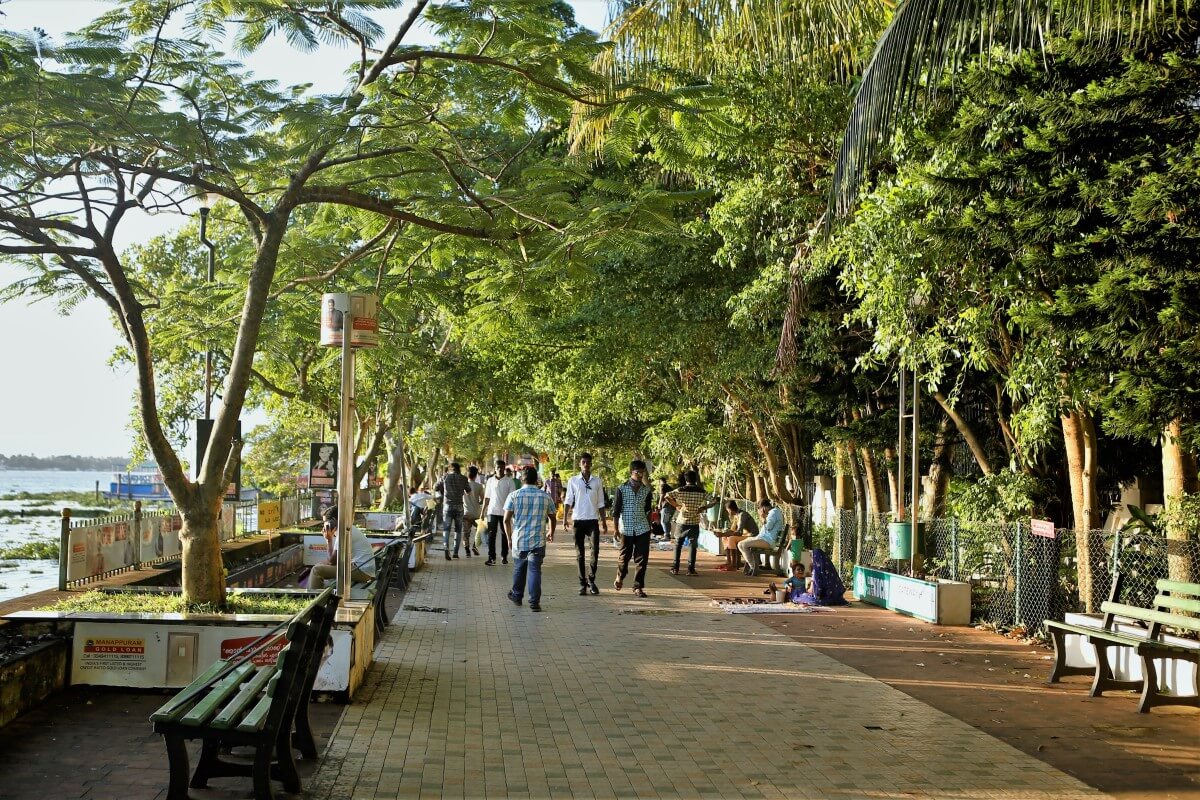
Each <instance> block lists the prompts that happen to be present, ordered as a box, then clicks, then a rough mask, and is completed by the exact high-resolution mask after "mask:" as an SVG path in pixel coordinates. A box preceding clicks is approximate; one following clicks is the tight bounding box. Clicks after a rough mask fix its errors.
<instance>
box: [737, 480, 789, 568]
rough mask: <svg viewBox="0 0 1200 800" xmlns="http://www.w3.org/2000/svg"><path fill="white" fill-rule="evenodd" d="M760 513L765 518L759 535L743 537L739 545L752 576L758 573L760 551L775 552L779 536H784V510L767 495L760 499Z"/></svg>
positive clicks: (743, 559) (739, 550)
mask: <svg viewBox="0 0 1200 800" xmlns="http://www.w3.org/2000/svg"><path fill="white" fill-rule="evenodd" d="M758 515H759V516H760V517H764V518H765V519H764V521H763V526H762V528H761V529H760V530H759V532H758V536H751V537H750V538H749V539H743V540H742V541H740V542H738V546H737V548H738V552H739V553H741V554H742V561H744V562H745V564H746V571H747V572H748V573H749V574H750V575H752V576H753V575H757V574H758V553H761V552H764V551H765V552H766V553H767V554H768V555H769V554H771V553H774V552H775V548H777V547H778V546H779V537H781V536H783V512H782V511H780V510H779V509H778V508H775V507H774V506H773V505H772V504H771V501H770V500H768V499H767V498H765V497H764V498H763V499H762V500H759V501H758ZM755 551H758V552H755Z"/></svg>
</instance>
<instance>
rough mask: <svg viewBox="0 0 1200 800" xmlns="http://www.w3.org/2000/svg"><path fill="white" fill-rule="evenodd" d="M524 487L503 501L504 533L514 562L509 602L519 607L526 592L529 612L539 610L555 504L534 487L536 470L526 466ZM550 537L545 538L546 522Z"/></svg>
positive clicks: (552, 529)
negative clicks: (547, 522)
mask: <svg viewBox="0 0 1200 800" xmlns="http://www.w3.org/2000/svg"><path fill="white" fill-rule="evenodd" d="M523 480H524V482H525V485H524V486H522V487H521V488H520V489H517V490H516V491H515V492H513V493H512V494H510V495H509V496H508V498H507V499H506V500H505V501H504V534H505V537H506V538H507V539H508V540H509V541H510V543H511V544H510V549H511V550H512V552H513V555H514V556H516V558H515V560H514V562H513V585H512V591H510V592H509V593H508V599H509V600H511V601H513V603H515V604H516V605H521V598H522V596H523V595H524V594H525V591H526V589H527V588H528V591H529V610H530V611H541V610H542V605H541V600H542V561H543V560H544V559H545V558H546V543H547V542H553V541H554V522H555V520H554V511H555V508H554V501H553V500H552V499H551V498H550V495H548V494H546V493H545V492H543V491H542V490H541V489H539V488H538V486H537V481H538V474H537V467H526V468H525V470H524V476H523ZM547 520H549V522H550V535H549V536H547V535H546V521H547Z"/></svg>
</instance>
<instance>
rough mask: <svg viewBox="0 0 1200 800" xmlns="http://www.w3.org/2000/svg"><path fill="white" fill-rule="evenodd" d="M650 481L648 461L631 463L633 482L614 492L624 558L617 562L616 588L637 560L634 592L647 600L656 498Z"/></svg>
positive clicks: (615, 512) (630, 479)
mask: <svg viewBox="0 0 1200 800" xmlns="http://www.w3.org/2000/svg"><path fill="white" fill-rule="evenodd" d="M645 480H646V462H644V461H633V462H631V463H630V464H629V480H627V481H625V482H624V483H622V484H621V485H620V486H618V487H617V490H616V492H614V493H613V527H615V528H616V529H617V535H618V536H619V537H620V538H621V555H620V557H619V559H618V561H617V579H616V580H615V581H613V588H614V589H616V590H618V591H620V589H621V586H622V585H624V583H625V575H626V574H627V573H628V572H629V559H630V558H632V559H633V565H634V568H635V570H636V571H635V572H634V573H633V593H634V595H635V596H637V597H645V596H646V592H645V590H644V589H643V588H642V587H644V586H645V585H646V564H647V563H648V562H649V561H650V498H651V495H653V491H651V489H650V486H649V485H648V484H647V483H646V482H645Z"/></svg>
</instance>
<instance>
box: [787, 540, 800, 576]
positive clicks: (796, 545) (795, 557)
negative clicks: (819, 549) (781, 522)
mask: <svg viewBox="0 0 1200 800" xmlns="http://www.w3.org/2000/svg"><path fill="white" fill-rule="evenodd" d="M788 547H789V548H790V549H791V551H792V559H791V560H792V561H803V560H804V542H802V541H800V540H799V539H793V540H792V542H791V544H789V545H788ZM787 568H788V570H791V568H792V565H791V563H790V562H789V563H788V565H787Z"/></svg>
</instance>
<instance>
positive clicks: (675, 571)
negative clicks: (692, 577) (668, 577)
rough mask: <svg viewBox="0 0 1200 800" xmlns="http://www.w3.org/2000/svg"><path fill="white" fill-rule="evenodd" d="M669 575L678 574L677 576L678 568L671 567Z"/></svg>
mask: <svg viewBox="0 0 1200 800" xmlns="http://www.w3.org/2000/svg"><path fill="white" fill-rule="evenodd" d="M671 574H672V575H678V574H679V567H671Z"/></svg>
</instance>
